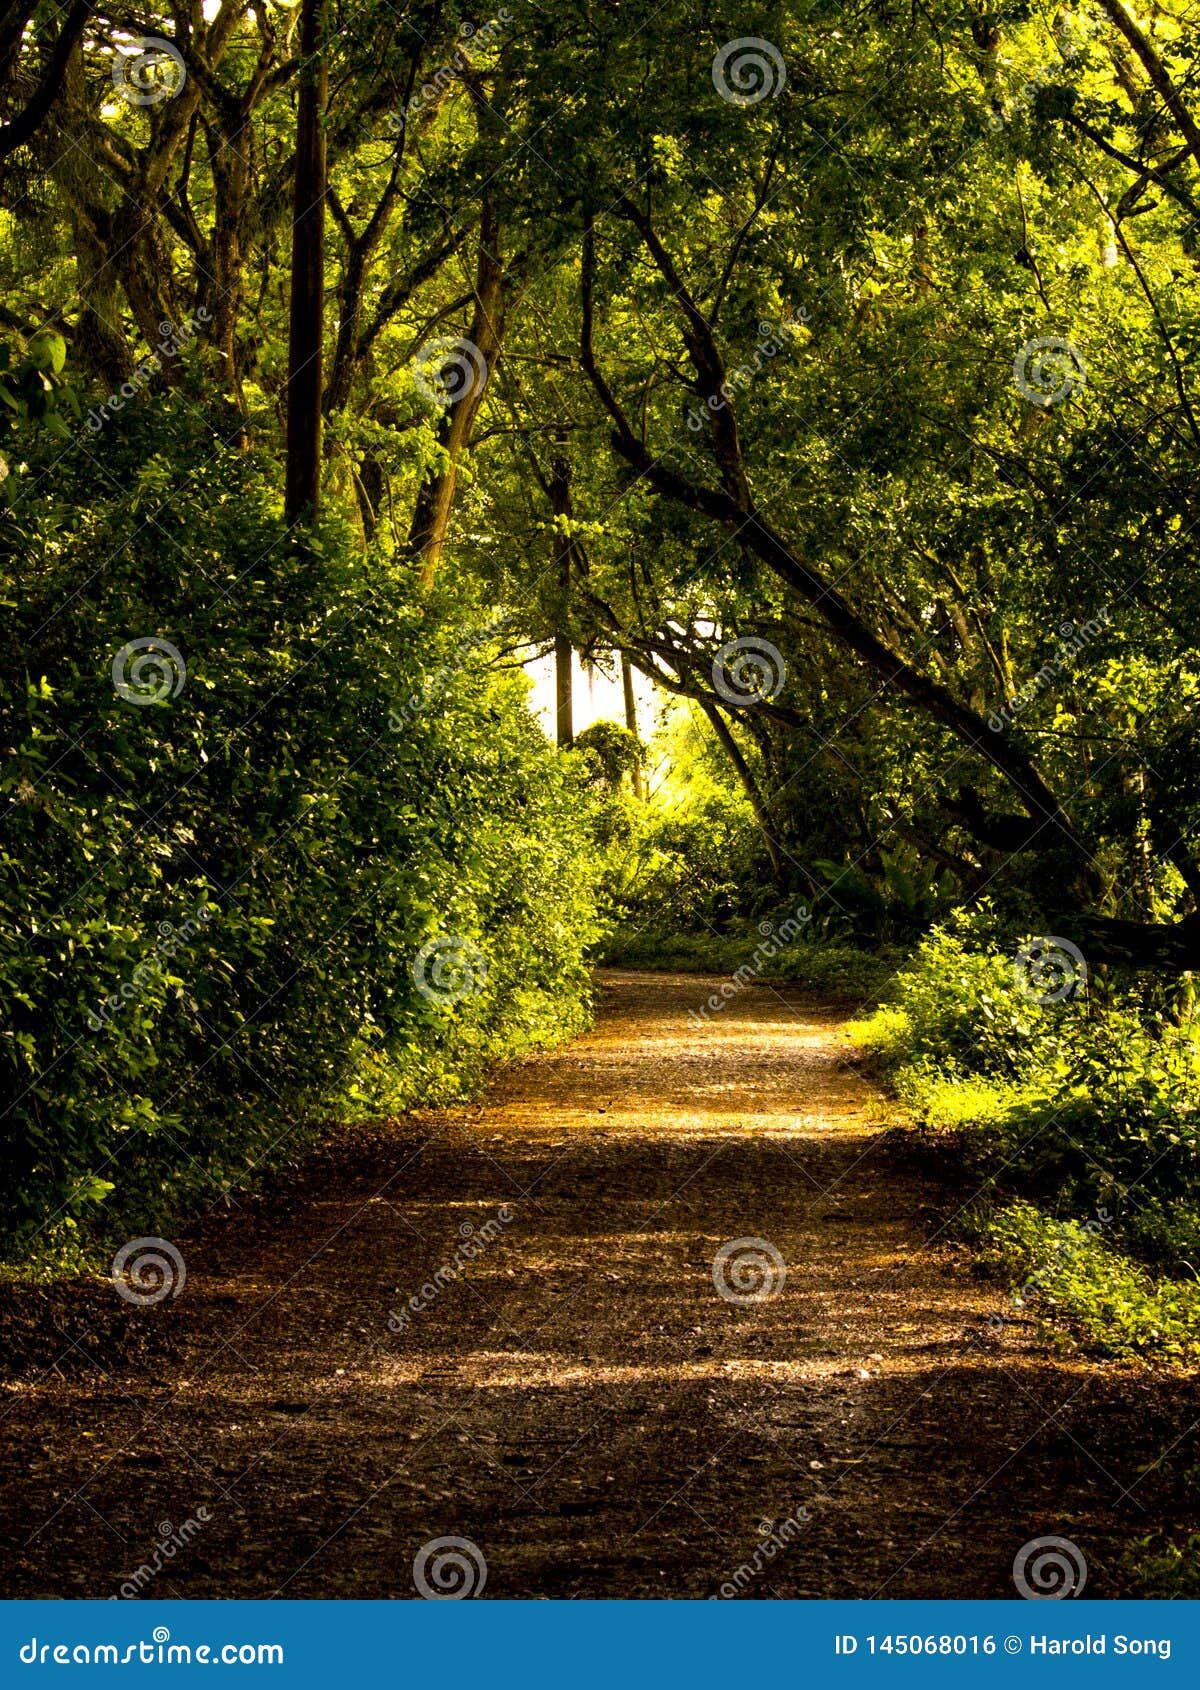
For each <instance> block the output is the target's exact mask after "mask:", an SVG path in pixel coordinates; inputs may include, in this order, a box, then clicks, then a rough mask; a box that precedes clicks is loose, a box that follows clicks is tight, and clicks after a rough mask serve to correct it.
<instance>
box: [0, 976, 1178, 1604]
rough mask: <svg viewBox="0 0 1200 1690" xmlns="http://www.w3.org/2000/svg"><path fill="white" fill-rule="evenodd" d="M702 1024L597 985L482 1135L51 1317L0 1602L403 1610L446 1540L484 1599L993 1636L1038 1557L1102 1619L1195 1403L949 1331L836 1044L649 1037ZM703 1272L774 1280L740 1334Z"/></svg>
mask: <svg viewBox="0 0 1200 1690" xmlns="http://www.w3.org/2000/svg"><path fill="white" fill-rule="evenodd" d="M717 984H718V982H714V981H705V980H702V979H700V978H698V977H689V976H679V975H676V976H662V975H649V974H637V973H632V972H625V971H607V972H606V973H604V974H603V975H602V976H601V984H600V1014H599V1019H598V1022H597V1025H596V1028H595V1030H594V1031H593V1032H592V1033H591V1034H590V1035H588V1036H587V1037H584V1038H581V1039H579V1040H577V1041H576V1042H575V1043H574V1044H572V1045H570V1046H569V1047H566V1048H564V1049H561V1050H558V1051H554V1052H551V1053H549V1054H546V1055H542V1056H538V1057H534V1058H531V1059H528V1060H526V1061H523V1062H520V1063H518V1064H515V1065H513V1066H512V1067H510V1068H509V1069H507V1070H506V1071H505V1072H504V1073H503V1074H502V1075H501V1076H500V1077H499V1079H498V1080H497V1082H496V1084H495V1085H494V1086H493V1088H492V1090H491V1091H490V1093H489V1094H488V1097H487V1099H486V1100H485V1102H484V1104H483V1105H482V1106H479V1107H472V1108H466V1109H457V1110H448V1111H441V1112H432V1111H431V1112H425V1113H423V1114H418V1115H417V1116H414V1117H411V1118H408V1119H406V1120H404V1121H402V1122H399V1123H392V1124H389V1125H387V1126H386V1127H384V1126H380V1127H376V1128H374V1129H372V1130H371V1131H369V1132H362V1133H358V1134H354V1135H351V1136H350V1137H349V1139H343V1140H342V1141H341V1142H340V1143H339V1145H338V1146H337V1147H336V1148H331V1149H330V1150H329V1151H327V1152H326V1153H325V1154H324V1155H323V1156H322V1157H319V1158H317V1159H316V1160H315V1161H314V1162H313V1163H311V1164H308V1165H307V1166H306V1170H305V1172H304V1175H303V1177H302V1179H301V1180H300V1181H299V1182H298V1183H296V1184H294V1185H293V1186H291V1187H290V1188H289V1190H288V1191H287V1192H285V1193H280V1194H279V1195H278V1196H277V1197H276V1198H275V1199H274V1200H273V1201H271V1202H260V1203H257V1204H253V1205H248V1206H246V1207H245V1208H244V1209H243V1210H242V1211H241V1212H240V1213H239V1212H236V1211H235V1212H233V1213H231V1214H230V1215H229V1216H228V1217H227V1218H224V1219H222V1220H221V1221H219V1222H218V1221H216V1220H209V1221H207V1222H205V1223H204V1224H203V1225H202V1226H200V1227H198V1228H197V1229H196V1230H195V1232H194V1233H193V1234H190V1235H188V1236H185V1237H183V1238H181V1239H179V1240H177V1242H178V1244H179V1246H180V1248H181V1250H182V1253H183V1256H184V1259H185V1261H186V1264H187V1280H186V1284H185V1286H184V1288H183V1291H182V1293H181V1294H180V1295H179V1296H178V1297H177V1298H173V1299H170V1300H167V1301H164V1302H160V1303H158V1304H155V1305H153V1306H150V1307H146V1308H136V1309H135V1308H129V1307H127V1306H126V1305H125V1304H123V1303H122V1302H121V1300H120V1299H119V1298H118V1297H117V1295H116V1292H115V1290H114V1289H113V1288H112V1287H111V1286H103V1287H99V1288H95V1287H93V1288H92V1291H93V1292H94V1296H91V1297H90V1299H89V1298H88V1297H83V1301H82V1304H81V1303H80V1301H79V1299H80V1297H82V1296H83V1294H82V1293H78V1294H77V1297H76V1302H75V1303H74V1304H73V1305H72V1307H73V1308H74V1309H75V1311H76V1318H75V1320H74V1322H73V1324H72V1325H71V1326H70V1327H64V1331H63V1333H56V1334H54V1341H53V1345H52V1347H51V1348H50V1349H48V1350H47V1352H46V1355H45V1358H44V1359H45V1361H47V1362H53V1363H54V1365H52V1366H42V1367H33V1366H30V1367H27V1368H26V1369H25V1371H24V1372H23V1373H22V1374H20V1375H18V1376H16V1377H12V1378H10V1379H9V1380H8V1382H7V1384H6V1387H5V1398H4V1403H3V1419H2V1421H0V1463H2V1467H3V1472H4V1477H5V1487H4V1488H5V1493H6V1498H7V1501H6V1511H7V1510H11V1511H12V1513H11V1516H10V1517H15V1518H17V1519H20V1520H23V1521H25V1522H29V1521H31V1520H32V1521H34V1522H36V1526H35V1528H34V1530H33V1532H32V1535H31V1533H30V1530H29V1527H28V1524H26V1525H25V1526H24V1527H22V1528H21V1529H20V1530H19V1531H17V1530H10V1529H9V1528H7V1527H6V1529H5V1551H6V1552H5V1556H4V1561H5V1565H6V1567H7V1573H6V1577H5V1585H6V1589H5V1591H4V1594H6V1595H24V1596H94V1597H99V1596H109V1595H115V1594H117V1593H118V1592H120V1591H121V1588H122V1585H123V1583H125V1582H126V1581H128V1580H129V1579H130V1578H131V1577H132V1576H133V1574H134V1570H135V1569H136V1568H138V1567H139V1566H140V1565H145V1566H149V1567H151V1568H152V1569H156V1566H161V1569H162V1570H154V1571H153V1576H152V1577H151V1578H149V1579H143V1581H142V1584H141V1588H140V1594H141V1595H142V1596H143V1597H144V1598H147V1599H153V1598H156V1597H163V1598H165V1597H172V1596H217V1595H221V1596H240V1597H250V1596H271V1595H275V1594H278V1595H282V1596H285V1597H314V1596H355V1597H375V1598H381V1597H382V1598H387V1597H399V1598H407V1597H412V1596H413V1595H414V1594H415V1590H414V1581H413V1561H414V1557H415V1556H416V1554H417V1552H418V1551H419V1550H420V1549H421V1547H422V1546H423V1545H425V1544H426V1543H428V1542H429V1541H430V1540H433V1539H436V1538H442V1537H447V1536H453V1537H461V1538H467V1539H470V1540H471V1542H472V1543H473V1544H474V1545H477V1546H478V1549H479V1551H480V1552H481V1554H482V1556H483V1557H484V1558H485V1559H486V1565H487V1581H486V1592H485V1593H486V1595H488V1596H496V1597H506V1596H509V1597H511V1596H517V1597H525V1596H550V1597H600V1596H648V1597H660V1596H661V1597H665V1596H670V1597H684V1596H687V1597H706V1596H711V1595H714V1594H717V1593H719V1592H721V1591H722V1589H723V1588H724V1590H725V1592H726V1593H729V1591H731V1590H735V1589H736V1590H738V1591H739V1592H741V1593H744V1594H745V1595H747V1596H750V1597H769V1596H807V1597H821V1596H864V1597H866V1596H873V1595H883V1596H897V1597H899V1596H924V1597H931V1596H956V1597H966V1596H1009V1595H1011V1594H1013V1587H1012V1581H1011V1567H1012V1562H1013V1557H1014V1554H1015V1553H1016V1551H1017V1550H1018V1549H1019V1548H1020V1547H1021V1545H1022V1544H1024V1543H1025V1542H1027V1540H1029V1539H1032V1538H1035V1537H1040V1536H1045V1535H1048V1534H1059V1535H1065V1536H1068V1537H1071V1538H1073V1539H1074V1540H1075V1541H1076V1542H1077V1543H1079V1545H1080V1546H1081V1548H1083V1550H1084V1552H1085V1553H1086V1556H1087V1560H1088V1564H1089V1569H1090V1577H1089V1592H1088V1593H1089V1594H1095V1595H1118V1594H1124V1593H1126V1592H1125V1591H1123V1589H1122V1586H1121V1575H1120V1573H1119V1571H1118V1560H1117V1557H1118V1551H1119V1549H1120V1547H1121V1545H1122V1542H1123V1540H1124V1539H1126V1538H1128V1537H1129V1536H1144V1535H1146V1534H1147V1533H1148V1532H1150V1531H1151V1530H1152V1529H1153V1527H1154V1525H1155V1523H1156V1522H1155V1517H1154V1516H1155V1511H1156V1508H1157V1506H1158V1501H1157V1498H1156V1486H1157V1484H1158V1482H1159V1476H1160V1473H1161V1472H1162V1471H1163V1469H1162V1468H1160V1466H1159V1465H1158V1464H1157V1463H1158V1459H1159V1457H1160V1456H1162V1455H1163V1453H1164V1452H1165V1451H1166V1450H1167V1448H1168V1446H1169V1445H1170V1444H1171V1442H1172V1440H1173V1439H1174V1438H1176V1437H1178V1436H1179V1432H1180V1430H1181V1429H1182V1427H1183V1426H1184V1425H1186V1424H1187V1423H1188V1421H1189V1419H1190V1418H1192V1417H1193V1415H1194V1404H1193V1403H1192V1402H1191V1400H1190V1396H1194V1390H1193V1389H1192V1388H1191V1387H1186V1388H1185V1386H1184V1384H1183V1382H1182V1381H1178V1382H1175V1381H1173V1379H1172V1377H1171V1376H1169V1375H1168V1376H1166V1377H1164V1376H1163V1375H1161V1374H1160V1375H1157V1376H1154V1375H1150V1374H1148V1373H1146V1372H1144V1371H1143V1372H1139V1371H1138V1370H1136V1369H1134V1368H1129V1367H1115V1366H1104V1365H1100V1364H1097V1363H1095V1362H1094V1361H1088V1360H1086V1359H1082V1358H1077V1357H1076V1358H1071V1357H1058V1356H1055V1355H1054V1354H1052V1353H1051V1352H1049V1351H1047V1349H1046V1348H1045V1347H1044V1345H1041V1344H1039V1342H1038V1336H1037V1332H1036V1328H1035V1326H1034V1323H1033V1322H1032V1321H1027V1322H1023V1323H1021V1322H1013V1321H1009V1322H1007V1323H1006V1325H1005V1327H1004V1329H1003V1331H1002V1332H999V1333H997V1332H996V1330H995V1329H994V1327H989V1325H988V1317H989V1315H992V1314H995V1313H999V1312H1001V1311H1004V1312H1005V1313H1007V1314H1011V1310H1010V1309H1008V1307H1007V1302H1006V1299H1005V1297H1004V1295H1003V1292H1002V1291H1001V1290H1000V1289H999V1288H997V1287H996V1286H994V1285H988V1284H986V1283H985V1282H984V1281H982V1280H980V1279H979V1278H977V1277H976V1276H974V1275H973V1273H972V1271H971V1264H970V1259H969V1256H968V1255H967V1254H966V1252H964V1251H963V1250H962V1249H961V1248H957V1247H953V1246H951V1245H950V1244H948V1243H947V1242H946V1236H947V1235H946V1232H945V1230H944V1226H943V1225H942V1222H943V1221H944V1219H945V1218H946V1216H947V1215H948V1214H949V1213H951V1212H952V1211H953V1208H954V1207H955V1202H956V1199H953V1198H950V1197H948V1195H947V1193H946V1191H945V1190H944V1188H942V1187H939V1186H934V1185H931V1184H928V1183H927V1182H926V1181H925V1179H924V1178H923V1176H921V1175H920V1174H918V1173H917V1172H915V1171H914V1169H913V1166H912V1158H911V1157H907V1156H906V1157H899V1156H897V1155H896V1153H895V1152H894V1150H893V1149H892V1148H890V1147H889V1146H888V1145H887V1144H886V1143H885V1142H884V1140H883V1137H882V1135H881V1129H880V1124H879V1123H880V1119H881V1110H880V1106H879V1103H878V1100H877V1098H876V1096H875V1095H874V1093H873V1091H872V1089H871V1087H870V1086H869V1085H868V1084H867V1083H866V1081H865V1080H864V1079H863V1078H861V1077H860V1076H859V1074H858V1073H857V1072H856V1071H855V1070H854V1068H853V1067H852V1066H851V1065H849V1064H848V1063H847V1060H846V1059H847V1057H848V1056H849V1054H850V1047H849V1045H848V1041H847V1040H846V1037H845V1034H844V1031H843V1030H842V1019H843V1015H842V1012H841V1011H840V1010H838V1009H836V1008H832V1007H830V1006H827V1005H826V1006H822V1005H819V1004H814V1003H813V1001H812V1000H811V998H808V997H805V996H804V995H803V994H800V993H796V992H792V991H790V990H776V989H774V988H771V987H767V986H752V987H747V988H746V989H745V990H742V991H740V992H739V993H737V995H736V996H735V997H734V998H733V999H732V1000H731V1001H729V1002H728V1003H727V1005H726V1006H725V1007H724V1008H723V1009H722V1010H720V1011H719V1012H718V1013H714V1014H712V1015H711V1016H710V1017H709V1018H708V1020H707V1021H706V1022H704V1023H703V1024H697V1023H696V1022H695V1020H694V1019H689V1011H692V1010H698V1009H699V1008H700V1006H701V1004H702V1003H703V1001H704V999H705V998H706V997H707V995H708V994H709V993H710V992H711V991H712V990H713V989H714V986H715V985H717ZM739 1239H758V1240H765V1241H767V1242H769V1243H770V1244H771V1245H773V1246H774V1248H775V1249H776V1250H777V1251H778V1252H779V1255H780V1256H781V1257H782V1260H783V1262H784V1264H785V1265H786V1277H785V1278H784V1279H783V1281H782V1283H781V1284H778V1285H777V1287H776V1292H775V1294H773V1295H771V1296H769V1297H768V1298H766V1299H765V1300H763V1301H760V1302H756V1303H750V1304H746V1305H738V1304H736V1303H733V1302H730V1301H728V1300H726V1298H725V1297H724V1296H723V1295H722V1294H721V1292H720V1291H718V1289H717V1287H716V1285H715V1283H714V1272H713V1263H714V1258H715V1257H716V1255H717V1252H718V1250H719V1249H720V1247H721V1246H722V1245H723V1244H725V1243H727V1242H728V1241H731V1240H739ZM467 1241H470V1242H471V1243H472V1244H473V1246H474V1247H475V1248H476V1250H477V1252H478V1253H477V1255H476V1258H475V1260H473V1261H470V1262H468V1263H466V1266H465V1269H464V1272H463V1274H462V1275H461V1276H459V1277H457V1278H456V1277H454V1276H453V1275H446V1274H443V1275H442V1278H441V1283H438V1282H436V1281H435V1279H434V1275H435V1273H436V1270H437V1269H438V1268H439V1266H442V1265H444V1264H447V1263H453V1262H454V1260H455V1252H456V1250H458V1252H459V1260H460V1261H463V1260H464V1256H463V1251H464V1247H465V1243H466V1242H467ZM736 1285H737V1280H736V1273H735V1278H734V1288H735V1289H736ZM422 1287H424V1288H425V1290H424V1292H423V1291H422ZM744 1288H745V1289H751V1288H752V1287H751V1286H750V1285H749V1284H747V1285H746V1286H745V1287H744ZM430 1291H432V1293H433V1294H432V1295H428V1293H429V1292H430ZM411 1297H416V1299H417V1300H418V1302H420V1303H422V1304H423V1305H424V1306H422V1307H421V1308H420V1309H419V1310H417V1311H414V1310H413V1309H412V1308H411V1306H410V1305H409V1299H410V1298H411ZM62 1306H63V1305H62V1304H61V1303H60V1304H57V1305H56V1304H54V1303H53V1302H47V1303H45V1304H44V1307H45V1308H47V1309H49V1308H59V1309H61V1308H62ZM81 1307H82V1309H83V1313H79V1310H80V1308H81ZM405 1308H408V1315H409V1318H407V1321H406V1323H405V1324H404V1325H403V1327H402V1330H400V1331H398V1332H389V1330H388V1320H389V1316H391V1315H393V1311H403V1310H404V1309H405ZM118 1317H119V1318H118ZM399 1318H400V1320H404V1318H405V1317H404V1316H403V1314H401V1315H400V1316H399ZM106 1323H107V1325H106ZM393 1324H396V1320H395V1318H394V1320H393ZM1185 1390H1186V1391H1188V1392H1189V1393H1190V1396H1189V1397H1188V1399H1187V1400H1185V1395H1184V1393H1185ZM1187 1442H1188V1451H1189V1453H1190V1450H1191V1441H1190V1439H1189V1440H1187ZM205 1516H207V1517H205ZM789 1521H791V1522H794V1524H792V1525H788V1524H787V1522H789ZM181 1540H182V1541H181ZM171 1543H176V1545H177V1547H176V1548H175V1550H174V1552H173V1553H172V1554H170V1555H168V1554H167V1553H166V1552H165V1550H164V1549H163V1548H162V1547H161V1546H163V1545H168V1544H171ZM156 1546H160V1547H159V1548H158V1549H157V1552H156ZM756 1551H757V1553H756ZM739 1568H742V1569H743V1571H742V1573H741V1574H740V1575H739V1574H738V1571H737V1570H738V1569H739ZM125 1593H126V1594H128V1593H129V1588H128V1587H127V1588H126V1592H125Z"/></svg>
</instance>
